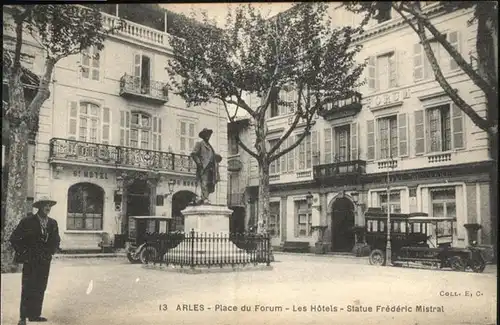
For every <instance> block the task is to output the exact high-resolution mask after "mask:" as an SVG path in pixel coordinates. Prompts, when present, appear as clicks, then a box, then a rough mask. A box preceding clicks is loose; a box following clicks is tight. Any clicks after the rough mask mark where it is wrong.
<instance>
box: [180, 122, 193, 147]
mask: <svg viewBox="0 0 500 325" xmlns="http://www.w3.org/2000/svg"><path fill="white" fill-rule="evenodd" d="M195 129H196V124H195V123H194V122H191V121H179V141H180V142H179V151H180V153H181V154H184V155H189V154H190V153H191V151H192V150H193V148H194V144H195V142H196V131H195Z"/></svg>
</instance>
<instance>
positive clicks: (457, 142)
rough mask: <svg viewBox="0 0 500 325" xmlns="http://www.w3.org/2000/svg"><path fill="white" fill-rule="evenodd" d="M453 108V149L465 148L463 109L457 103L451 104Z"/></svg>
mask: <svg viewBox="0 0 500 325" xmlns="http://www.w3.org/2000/svg"><path fill="white" fill-rule="evenodd" d="M451 107H452V110H451V113H452V126H451V127H452V131H453V149H464V148H465V137H464V118H463V112H462V110H461V109H460V108H459V107H458V106H457V105H455V104H452V105H451Z"/></svg>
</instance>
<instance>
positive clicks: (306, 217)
mask: <svg viewBox="0 0 500 325" xmlns="http://www.w3.org/2000/svg"><path fill="white" fill-rule="evenodd" d="M295 210H296V214H295V216H296V218H295V219H296V220H295V236H296V237H310V236H312V214H311V211H312V207H311V205H310V204H307V201H306V200H302V201H295Z"/></svg>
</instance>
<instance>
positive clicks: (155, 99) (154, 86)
mask: <svg viewBox="0 0 500 325" xmlns="http://www.w3.org/2000/svg"><path fill="white" fill-rule="evenodd" d="M120 96H122V97H124V98H131V99H136V100H142V101H147V102H149V103H152V104H156V105H163V104H165V103H166V102H167V101H168V86H167V84H166V83H163V82H160V81H154V80H148V81H147V82H144V80H142V78H141V77H139V76H131V75H128V74H124V75H123V77H121V78H120Z"/></svg>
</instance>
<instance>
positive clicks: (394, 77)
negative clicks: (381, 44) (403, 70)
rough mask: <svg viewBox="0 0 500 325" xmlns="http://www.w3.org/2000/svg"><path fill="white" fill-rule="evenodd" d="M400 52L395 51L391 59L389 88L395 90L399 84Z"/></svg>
mask: <svg viewBox="0 0 500 325" xmlns="http://www.w3.org/2000/svg"><path fill="white" fill-rule="evenodd" d="M398 62H399V57H398V51H394V52H393V53H392V55H391V56H390V57H389V87H390V88H395V87H397V86H398V85H399V84H398Z"/></svg>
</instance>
